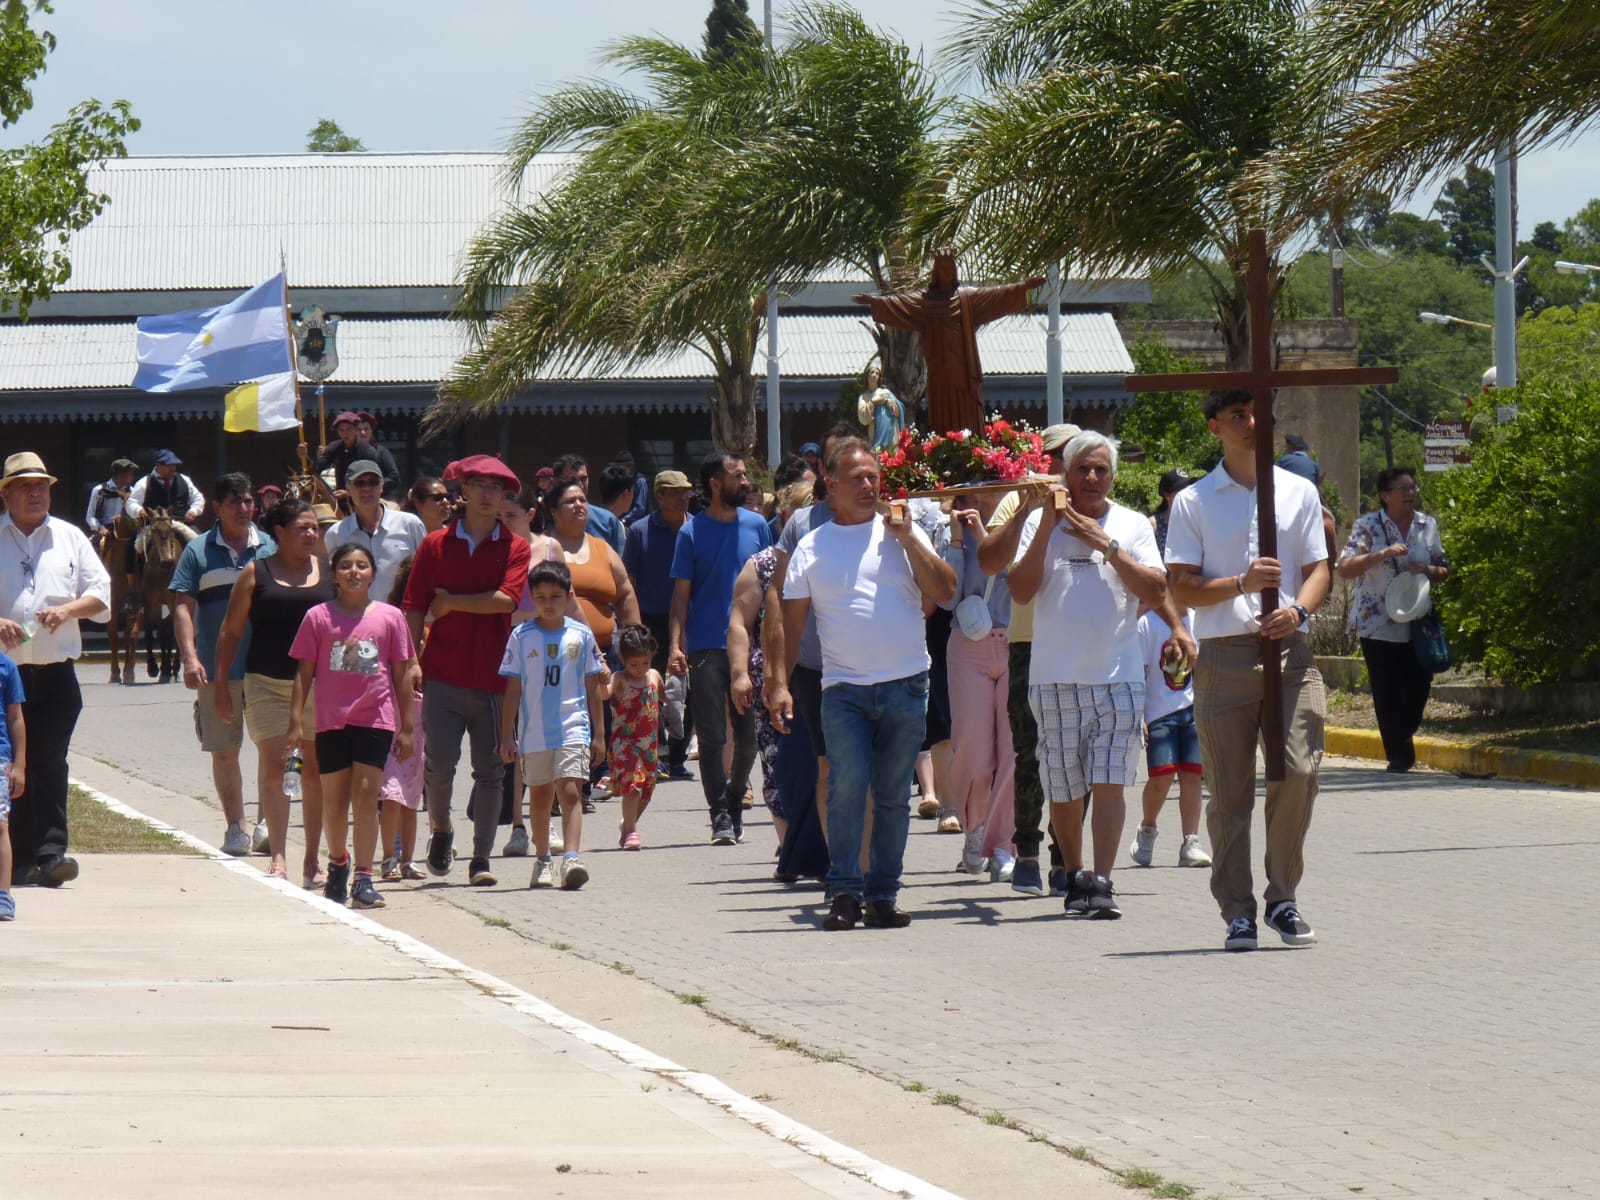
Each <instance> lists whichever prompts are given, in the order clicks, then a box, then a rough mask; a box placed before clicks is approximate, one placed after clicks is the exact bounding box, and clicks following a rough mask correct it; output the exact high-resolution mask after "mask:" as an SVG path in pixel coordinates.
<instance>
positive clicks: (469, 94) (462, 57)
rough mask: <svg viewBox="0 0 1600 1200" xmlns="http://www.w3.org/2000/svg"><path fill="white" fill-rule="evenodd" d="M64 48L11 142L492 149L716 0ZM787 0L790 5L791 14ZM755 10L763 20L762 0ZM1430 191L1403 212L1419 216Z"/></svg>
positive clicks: (1542, 198)
mask: <svg viewBox="0 0 1600 1200" xmlns="http://www.w3.org/2000/svg"><path fill="white" fill-rule="evenodd" d="M55 3H56V9H57V11H56V12H55V13H54V14H53V15H51V16H48V17H46V18H44V20H43V21H42V22H41V23H42V24H43V25H44V27H45V28H49V29H52V30H54V31H55V33H56V34H57V36H58V37H59V39H60V46H59V48H58V49H57V51H56V53H55V55H54V56H52V58H51V59H50V63H49V67H48V70H47V71H46V73H45V75H44V77H43V79H42V80H41V81H40V83H39V86H38V87H37V88H36V90H35V106H34V110H33V112H32V113H30V114H28V116H26V117H25V118H24V119H23V121H22V122H21V123H20V124H19V125H18V126H17V127H16V128H14V129H10V130H5V131H3V132H0V145H15V144H17V143H18V142H21V141H26V140H32V139H34V138H37V137H38V136H40V134H41V132H42V131H43V130H44V128H45V127H46V126H47V125H48V124H49V123H50V122H51V121H54V120H57V119H59V117H60V116H61V115H62V114H63V113H64V112H65V111H66V109H67V108H68V107H69V106H70V105H71V104H72V103H73V102H75V101H77V100H79V99H82V98H84V97H86V96H97V97H99V98H100V99H103V100H108V99H113V98H119V97H120V98H126V99H128V100H130V101H132V103H133V106H134V111H135V113H136V114H137V115H138V116H139V117H140V119H141V120H142V121H143V122H144V127H143V128H142V129H141V130H140V131H139V133H138V134H137V135H135V137H134V138H133V140H132V142H131V144H130V146H129V150H130V152H131V153H134V154H220V153H271V152H284V151H295V150H300V149H302V148H303V147H304V144H305V135H306V131H307V130H309V129H310V128H311V126H312V125H314V124H315V123H316V121H317V119H318V118H319V117H324V116H327V117H332V118H334V119H335V120H337V121H338V122H339V123H340V124H341V125H342V126H343V127H344V129H345V130H346V131H347V132H350V133H353V134H355V135H357V136H358V137H360V138H362V139H363V140H364V141H365V142H366V144H367V146H368V148H369V149H372V150H492V149H497V148H499V147H500V146H501V145H502V143H503V142H504V139H505V137H506V134H507V132H508V131H509V129H510V128H511V127H512V125H513V124H514V123H515V122H516V120H517V118H518V117H519V116H520V115H521V114H523V113H525V112H526V111H527V109H528V106H529V103H530V100H531V98H532V97H534V96H535V95H537V94H539V93H540V92H543V91H546V90H549V89H551V88H553V87H555V86H557V85H559V84H561V83H563V82H570V81H574V80H581V79H584V78H586V77H591V76H592V74H593V73H594V71H595V69H596V67H595V64H596V57H597V53H598V51H599V48H600V47H601V46H602V45H603V44H604V43H606V42H608V41H610V40H612V39H614V38H616V37H619V36H623V35H625V34H630V33H637V32H655V33H659V34H661V35H664V36H666V37H669V38H672V39H674V40H679V41H691V42H692V41H697V40H698V39H699V37H700V34H701V31H702V29H703V25H704V21H705V15H706V12H707V10H708V9H709V8H710V0H653V2H652V0H587V2H586V3H572V2H571V0H456V2H455V3H454V4H448V5H441V4H438V3H426V4H425V3H422V2H421V0H321V2H320V3H317V4H307V5H303V6H296V5H293V4H256V3H249V2H247V0H223V2H220V3H219V2H218V0H206V2H202V0H136V2H134V0H55ZM857 3H858V7H859V8H860V10H861V11H862V12H863V13H864V14H865V15H866V16H867V18H868V19H869V20H871V21H872V22H874V23H875V24H877V25H879V26H880V27H881V28H884V29H886V30H890V31H892V32H894V33H896V34H897V35H899V36H900V37H901V38H902V39H903V40H905V41H906V42H907V43H909V44H911V45H913V46H920V47H922V48H923V49H924V50H925V52H926V54H927V56H928V58H929V59H930V61H931V60H933V59H934V57H935V54H936V51H937V49H938V47H939V46H940V45H941V44H942V43H943V41H944V40H945V38H946V37H947V36H948V34H949V32H950V29H951V24H952V20H953V18H954V15H955V14H956V13H958V12H959V11H960V8H961V5H960V4H959V3H953V2H951V0H857ZM784 7H785V5H784V4H783V3H782V2H781V0H779V2H778V3H777V11H778V13H779V19H780V21H781V18H782V12H783V9H784ZM751 9H752V13H753V15H754V16H755V17H756V19H757V21H758V22H759V20H760V15H761V3H760V0H752V3H751ZM1597 161H1600V132H1591V133H1590V134H1589V135H1588V136H1586V137H1584V138H1581V139H1579V140H1578V141H1576V142H1574V143H1572V144H1570V145H1568V146H1565V147H1556V148H1552V149H1547V150H1544V151H1541V152H1538V153H1536V154H1532V155H1528V156H1526V157H1525V158H1524V160H1523V161H1522V163H1521V166H1520V180H1519V182H1520V187H1519V193H1520V194H1519V205H1518V208H1519V214H1518V224H1519V233H1521V234H1522V236H1527V233H1528V232H1529V231H1530V230H1531V229H1532V228H1533V226H1534V224H1535V223H1537V222H1539V221H1545V220H1551V221H1555V222H1557V223H1558V224H1559V223H1560V222H1562V221H1564V220H1565V219H1566V218H1567V217H1569V216H1571V215H1573V214H1574V213H1576V212H1577V211H1578V209H1579V208H1581V207H1582V206H1583V205H1584V204H1585V203H1586V202H1587V201H1588V200H1590V199H1591V198H1593V197H1594V196H1596V195H1600V175H1597V173H1596V171H1595V169H1594V167H1595V163H1596V162H1597ZM1437 191H1438V185H1437V184H1431V185H1429V187H1428V188H1426V189H1424V191H1423V192H1421V193H1419V195H1418V196H1416V197H1413V198H1412V199H1411V201H1410V202H1409V203H1408V204H1407V205H1405V207H1410V208H1411V209H1413V210H1414V211H1422V210H1425V209H1427V207H1428V206H1429V205H1430V204H1431V203H1432V202H1433V199H1434V197H1435V195H1436V194H1437Z"/></svg>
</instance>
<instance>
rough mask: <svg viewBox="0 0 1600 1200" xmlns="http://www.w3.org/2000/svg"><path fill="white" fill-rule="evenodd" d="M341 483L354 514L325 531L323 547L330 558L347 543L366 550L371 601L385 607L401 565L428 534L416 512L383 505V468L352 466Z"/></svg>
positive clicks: (364, 464) (368, 464)
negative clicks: (371, 570) (369, 559)
mask: <svg viewBox="0 0 1600 1200" xmlns="http://www.w3.org/2000/svg"><path fill="white" fill-rule="evenodd" d="M344 482H345V487H346V488H347V489H349V492H350V502H351V507H352V508H353V509H354V510H355V511H354V512H352V513H351V514H350V515H349V516H348V517H346V518H344V520H342V521H340V522H339V523H338V524H337V525H335V526H334V527H333V528H332V529H330V530H329V531H328V534H327V537H326V538H325V539H324V540H323V545H325V546H326V547H327V550H328V554H329V556H330V557H331V556H332V555H333V552H334V551H335V550H337V549H338V548H339V547H340V546H343V545H344V544H345V543H346V542H354V543H355V544H356V545H358V546H361V547H363V548H365V549H366V550H367V551H369V552H370V553H371V555H372V562H373V567H374V574H373V577H372V598H373V599H374V600H381V601H382V602H384V603H385V604H387V603H389V602H390V601H389V593H390V592H392V591H394V581H395V577H396V576H397V575H398V574H399V573H400V564H401V563H403V562H405V560H406V559H408V558H412V557H414V556H415V555H416V553H417V550H418V548H419V547H421V545H422V539H423V538H425V537H427V536H428V531H427V529H426V528H425V527H424V526H423V524H422V519H421V518H420V517H418V516H417V515H416V514H415V513H408V512H400V511H399V510H398V509H392V508H387V507H385V506H384V503H383V482H384V481H383V468H381V467H380V466H378V464H377V463H375V462H373V461H372V460H371V459H357V460H356V461H355V462H353V463H351V464H350V469H349V470H347V471H346V472H345V476H344Z"/></svg>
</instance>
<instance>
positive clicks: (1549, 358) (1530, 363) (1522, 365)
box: [1517, 304, 1600, 387]
mask: <svg viewBox="0 0 1600 1200" xmlns="http://www.w3.org/2000/svg"><path fill="white" fill-rule="evenodd" d="M1517 366H1518V370H1519V373H1520V378H1521V381H1522V382H1523V383H1524V384H1530V385H1535V386H1539V387H1546V386H1554V385H1557V384H1560V383H1563V382H1566V383H1574V384H1583V385H1585V386H1591V385H1597V384H1600V304H1585V305H1583V306H1582V307H1581V308H1549V309H1546V310H1545V311H1544V312H1542V313H1539V314H1538V315H1537V316H1532V317H1524V318H1523V319H1522V320H1521V321H1519V322H1518V323H1517Z"/></svg>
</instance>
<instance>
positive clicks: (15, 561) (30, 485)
mask: <svg viewBox="0 0 1600 1200" xmlns="http://www.w3.org/2000/svg"><path fill="white" fill-rule="evenodd" d="M55 481H56V480H55V476H53V475H51V474H50V473H49V472H48V471H46V470H45V467H44V462H43V461H42V460H41V459H40V458H39V456H38V455H37V454H34V453H32V452H31V451H23V452H21V453H18V454H13V455H11V457H9V458H7V459H6V461H5V472H4V474H3V475H0V495H3V496H4V497H5V502H6V513H5V515H4V516H3V517H0V646H3V647H4V648H5V652H6V653H7V654H9V655H10V656H11V658H12V660H13V661H14V662H15V663H16V664H17V668H18V673H19V674H20V675H21V676H22V686H23V691H24V693H25V697H26V698H25V699H24V701H23V704H22V714H23V719H24V720H25V721H26V723H27V729H28V779H27V791H25V792H24V793H23V794H22V795H21V796H15V797H13V798H12V806H11V846H12V851H13V862H14V864H15V866H14V870H15V871H16V873H17V877H18V878H17V882H19V883H23V884H28V883H36V884H39V885H41V886H44V887H60V886H61V885H62V884H63V883H67V882H69V881H70V880H73V879H76V878H77V877H78V864H77V862H76V861H75V860H74V859H71V858H68V857H67V748H68V746H69V745H70V744H71V742H72V731H73V729H74V728H75V727H76V726H77V723H78V713H79V712H80V711H81V710H82V708H83V697H82V694H81V693H80V692H79V690H78V676H77V672H76V671H75V670H74V669H73V666H72V660H73V659H75V658H77V657H78V656H79V655H80V654H82V653H83V641H82V639H81V638H80V637H79V635H78V622H79V621H80V620H83V619H85V618H87V619H88V620H91V621H101V622H103V621H105V620H106V618H107V616H108V615H109V613H110V606H111V577H110V576H109V575H107V574H106V569H105V567H104V566H103V565H102V564H101V562H100V559H99V557H98V556H97V555H96V554H95V552H94V548H93V547H92V546H91V545H90V544H89V539H88V538H87V537H85V536H84V534H83V531H82V530H80V529H79V528H78V527H77V526H75V525H71V524H69V523H68V522H66V521H61V520H57V519H56V518H55V517H52V516H51V515H50V485H51V484H53V483H55Z"/></svg>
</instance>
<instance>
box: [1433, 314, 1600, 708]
mask: <svg viewBox="0 0 1600 1200" xmlns="http://www.w3.org/2000/svg"><path fill="white" fill-rule="evenodd" d="M1547 317H1548V318H1551V319H1556V318H1555V315H1554V314H1546V315H1545V316H1541V317H1539V318H1537V320H1538V321H1544V320H1546V319H1547ZM1517 403H1518V406H1519V408H1520V414H1519V415H1518V417H1517V418H1516V420H1514V421H1512V422H1510V423H1508V424H1505V425H1496V426H1490V427H1489V428H1488V429H1487V431H1486V432H1485V433H1484V434H1483V436H1482V437H1481V438H1480V439H1479V440H1478V441H1477V442H1475V444H1474V447H1473V460H1472V463H1471V464H1470V465H1469V466H1466V467H1458V468H1456V469H1455V470H1453V471H1448V472H1445V473H1444V474H1443V475H1442V476H1439V477H1437V482H1434V477H1430V480H1429V490H1430V491H1431V492H1432V493H1433V495H1432V501H1433V502H1432V504H1431V505H1430V507H1431V508H1432V509H1433V511H1434V512H1436V513H1437V514H1438V515H1439V519H1440V520H1439V524H1440V528H1441V531H1442V533H1443V536H1444V545H1445V551H1446V553H1448V554H1449V556H1450V561H1451V564H1452V575H1451V578H1450V581H1449V582H1448V583H1447V584H1445V585H1444V586H1442V587H1441V588H1439V590H1438V592H1437V593H1436V595H1437V597H1438V601H1439V607H1440V612H1441V616H1442V619H1443V621H1444V623H1445V629H1446V631H1447V632H1448V634H1449V636H1450V638H1451V641H1452V645H1453V646H1454V647H1455V649H1456V652H1457V655H1458V657H1462V658H1465V659H1468V660H1470V661H1474V662H1479V663H1482V664H1483V666H1484V668H1485V669H1486V670H1487V671H1489V672H1490V673H1491V674H1493V675H1495V676H1498V677H1501V678H1504V679H1506V680H1508V681H1510V682H1512V683H1518V684H1529V683H1539V682H1544V681H1548V680H1559V679H1569V678H1587V679H1595V678H1600V538H1595V537H1593V536H1589V533H1590V531H1592V530H1594V529H1596V528H1600V432H1597V431H1600V381H1597V380H1596V379H1595V378H1594V377H1593V376H1591V377H1589V378H1588V379H1586V380H1583V381H1581V382H1573V381H1571V380H1568V379H1564V378H1562V377H1561V373H1560V372H1559V371H1550V372H1547V373H1541V374H1539V375H1538V376H1537V377H1535V378H1534V379H1532V380H1531V381H1527V382H1524V384H1523V386H1522V387H1521V388H1520V389H1519V391H1518V395H1517Z"/></svg>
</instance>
